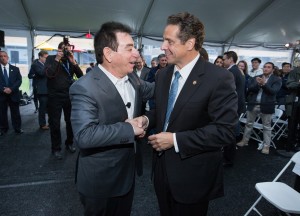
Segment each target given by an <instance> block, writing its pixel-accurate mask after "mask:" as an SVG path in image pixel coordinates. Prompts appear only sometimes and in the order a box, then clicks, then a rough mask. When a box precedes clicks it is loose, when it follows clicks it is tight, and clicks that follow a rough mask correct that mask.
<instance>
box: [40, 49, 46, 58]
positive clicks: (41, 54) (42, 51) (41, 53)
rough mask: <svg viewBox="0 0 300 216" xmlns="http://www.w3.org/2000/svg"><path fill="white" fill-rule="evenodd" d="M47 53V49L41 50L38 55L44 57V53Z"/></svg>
mask: <svg viewBox="0 0 300 216" xmlns="http://www.w3.org/2000/svg"><path fill="white" fill-rule="evenodd" d="M47 54H48V52H47V51H45V50H41V51H40V52H39V54H38V55H39V57H43V56H44V55H47Z"/></svg>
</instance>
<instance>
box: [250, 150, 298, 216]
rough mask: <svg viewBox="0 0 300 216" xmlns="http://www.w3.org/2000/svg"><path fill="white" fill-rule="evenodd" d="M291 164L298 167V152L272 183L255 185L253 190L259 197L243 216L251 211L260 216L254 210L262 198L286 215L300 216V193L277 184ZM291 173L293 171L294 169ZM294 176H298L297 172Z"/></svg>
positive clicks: (283, 184)
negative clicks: (295, 215)
mask: <svg viewBox="0 0 300 216" xmlns="http://www.w3.org/2000/svg"><path fill="white" fill-rule="evenodd" d="M292 162H294V163H295V164H296V166H299V165H300V151H299V152H297V153H295V154H294V155H293V157H292V158H291V159H290V161H289V162H288V163H287V164H286V165H285V166H284V168H283V169H282V170H281V171H280V172H279V174H278V175H277V176H276V177H275V179H274V180H273V181H272V182H261V183H256V185H255V188H256V190H257V191H258V192H259V193H260V194H261V196H260V197H259V198H258V199H257V200H256V201H255V203H254V204H253V205H252V206H251V208H250V209H249V210H248V211H247V212H246V214H245V216H247V215H249V213H250V212H251V211H252V210H253V211H255V212H256V213H257V214H259V215H261V216H262V214H261V213H260V212H259V211H258V210H257V209H256V205H257V204H258V203H259V201H260V200H261V199H262V197H263V198H265V199H266V200H267V201H268V202H269V203H271V204H272V205H273V206H275V207H276V208H278V209H280V210H281V211H283V212H285V213H286V214H287V215H290V214H289V213H293V214H300V193H299V192H297V191H296V190H294V189H293V188H291V187H290V186H288V185H286V184H285V183H282V182H277V180H278V179H279V177H280V176H281V175H282V174H283V173H284V172H285V170H286V169H287V168H288V167H289V166H290V164H291V163H292ZM293 171H295V169H294V170H293ZM296 174H297V175H299V172H297V173H296Z"/></svg>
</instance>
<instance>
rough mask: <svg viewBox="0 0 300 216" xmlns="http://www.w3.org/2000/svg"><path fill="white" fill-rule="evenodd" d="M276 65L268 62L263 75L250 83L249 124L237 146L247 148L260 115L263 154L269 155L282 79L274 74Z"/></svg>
mask: <svg viewBox="0 0 300 216" xmlns="http://www.w3.org/2000/svg"><path fill="white" fill-rule="evenodd" d="M274 67H275V66H274V64H273V63H272V62H267V63H265V64H264V68H263V74H262V75H259V76H256V77H254V79H251V81H250V83H249V88H248V92H249V96H248V98H249V99H248V106H247V124H246V126H245V130H244V135H243V139H242V140H241V141H240V142H239V143H237V146H240V147H243V146H247V145H248V142H249V139H250V136H251V132H252V129H253V123H254V121H255V119H256V117H257V115H260V117H261V120H262V124H263V129H264V130H263V137H264V141H263V146H262V149H260V148H259V150H261V152H262V153H263V154H269V149H270V143H271V135H272V129H271V128H272V127H271V123H272V114H273V113H274V112H275V102H276V94H277V92H278V91H279V90H280V88H281V79H280V77H278V76H275V75H274V74H273V72H274Z"/></svg>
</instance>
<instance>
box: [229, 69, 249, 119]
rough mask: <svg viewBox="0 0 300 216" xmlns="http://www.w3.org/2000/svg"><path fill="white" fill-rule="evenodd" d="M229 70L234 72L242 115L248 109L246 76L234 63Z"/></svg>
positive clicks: (239, 110)
mask: <svg viewBox="0 0 300 216" xmlns="http://www.w3.org/2000/svg"><path fill="white" fill-rule="evenodd" d="M229 71H230V72H231V73H232V74H233V77H234V82H235V86H236V93H237V95H238V114H239V115H240V114H242V113H244V112H245V111H246V103H245V102H246V100H245V76H244V75H243V74H242V72H241V71H240V69H239V68H238V66H236V65H233V66H232V67H231V68H230V69H229Z"/></svg>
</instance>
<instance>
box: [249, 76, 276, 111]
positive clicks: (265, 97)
mask: <svg viewBox="0 0 300 216" xmlns="http://www.w3.org/2000/svg"><path fill="white" fill-rule="evenodd" d="M262 76H263V75H260V76H258V77H262ZM261 88H262V90H263V92H262V96H261V106H260V111H261V113H264V114H272V113H274V112H275V102H276V94H277V92H278V91H279V90H280V88H281V79H280V78H279V77H277V76H275V75H273V74H272V75H271V76H270V78H269V79H268V82H267V83H266V84H265V85H264V86H262V87H260V86H259V85H258V83H257V82H256V77H254V78H253V79H251V82H250V84H249V88H248V92H249V94H248V95H249V96H248V106H247V110H248V111H252V110H253V109H254V106H255V103H256V97H257V94H258V92H259V90H260V89H261Z"/></svg>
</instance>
